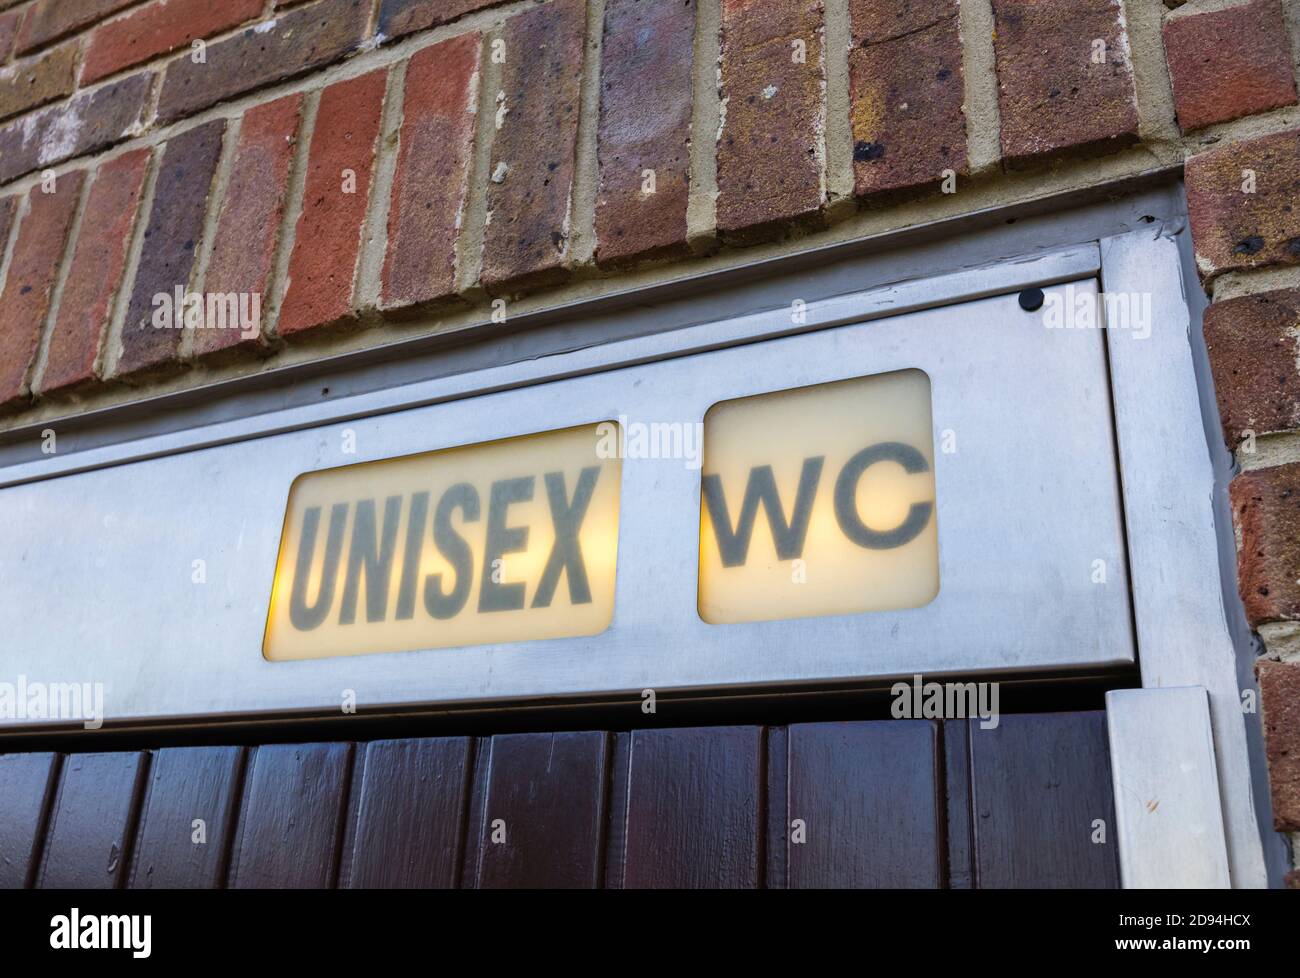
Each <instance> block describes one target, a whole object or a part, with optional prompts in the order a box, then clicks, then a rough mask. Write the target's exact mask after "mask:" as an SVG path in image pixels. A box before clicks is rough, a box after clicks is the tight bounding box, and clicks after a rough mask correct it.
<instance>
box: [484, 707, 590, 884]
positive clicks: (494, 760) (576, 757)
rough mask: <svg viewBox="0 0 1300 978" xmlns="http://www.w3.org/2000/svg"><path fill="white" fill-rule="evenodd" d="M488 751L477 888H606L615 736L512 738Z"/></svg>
mask: <svg viewBox="0 0 1300 978" xmlns="http://www.w3.org/2000/svg"><path fill="white" fill-rule="evenodd" d="M486 750H487V757H486V763H485V767H484V770H485V777H484V782H483V790H484V800H483V804H482V806H481V809H480V814H479V820H478V822H477V824H476V826H475V839H474V842H475V846H476V850H477V860H476V863H475V873H474V882H475V885H477V886H479V887H482V888H496V887H557V888H558V887H594V886H600V885H601V868H602V863H603V855H604V851H603V850H604V841H605V840H604V833H603V829H604V821H605V795H606V792H605V785H606V780H607V774H608V772H607V769H606V768H607V761H608V754H609V736H608V734H605V733H602V732H588V733H556V734H507V735H504V736H499V737H493V738H491V740H490V741H488V742H487V745H486Z"/></svg>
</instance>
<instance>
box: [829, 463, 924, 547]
mask: <svg viewBox="0 0 1300 978" xmlns="http://www.w3.org/2000/svg"><path fill="white" fill-rule="evenodd" d="M877 462H897V463H898V464H899V465H901V466H902V467H903V468H904V469H906V470H907V471H908V472H911V473H916V472H925V471H928V470H929V468H930V466H929V465H928V464H927V463H926V461H925V456H924V455H922V454H921V453H920V452H918V451H917V450H916V449H915V448H913V447H912V446H911V445H904V444H902V443H901V442H896V441H887V442H881V443H880V444H879V445H872V446H871V447H870V448H864V449H862V451H860V452H858V454H856V455H854V456H853V457H852V458H851V459H849V460H848V461H847V462H845V463H844V468H843V469H842V470H841V471H840V477H839V478H838V479H836V480H835V518H836V519H837V520H839V522H840V529H841V530H843V531H844V535H845V536H846V537H848V538H849V539H850V540H852V541H853V542H854V543H856V544H857V545H858V546H859V547H866V548H867V549H868V550H892V549H894V548H895V547H901V546H902V545H903V544H905V543H908V542H910V541H911V540H912V539H913V538H914V537H916V535H917V534H918V533H920V532H921V531H922V530H924V529H925V525H926V524H927V523H929V522H930V513H931V511H932V510H933V509H934V503H929V502H926V503H912V508H911V509H910V510H908V512H907V519H905V520H903V522H902V523H900V524H899V525H898V526H896V527H895V528H894V529H892V530H885V531H883V532H881V531H878V530H873V529H871V527H869V526H867V525H866V524H865V523H863V522H862V517H861V516H859V515H858V480H859V479H861V478H862V473H863V472H865V471H866V470H867V467H868V466H871V465H875V464H876V463H877Z"/></svg>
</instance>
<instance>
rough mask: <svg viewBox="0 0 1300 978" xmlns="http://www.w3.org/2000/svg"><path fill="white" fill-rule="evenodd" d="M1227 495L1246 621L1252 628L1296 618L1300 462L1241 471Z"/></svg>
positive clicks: (1299, 567)
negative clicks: (1229, 503)
mask: <svg viewBox="0 0 1300 978" xmlns="http://www.w3.org/2000/svg"><path fill="white" fill-rule="evenodd" d="M1228 495H1229V498H1230V500H1231V502H1232V514H1233V521H1234V522H1235V523H1236V527H1237V539H1238V544H1237V587H1238V590H1239V591H1240V592H1241V600H1242V602H1243V603H1244V604H1245V606H1246V617H1247V618H1249V619H1250V623H1251V624H1252V625H1259V624H1261V623H1262V622H1266V621H1294V620H1297V619H1300V462H1292V463H1290V464H1287V465H1278V466H1273V467H1270V468H1266V469H1253V470H1251V471H1249V472H1243V473H1242V474H1241V475H1239V476H1237V478H1235V479H1233V480H1232V484H1231V485H1230V486H1229V487H1228Z"/></svg>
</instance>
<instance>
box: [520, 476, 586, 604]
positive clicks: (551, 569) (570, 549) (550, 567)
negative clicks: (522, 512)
mask: <svg viewBox="0 0 1300 978" xmlns="http://www.w3.org/2000/svg"><path fill="white" fill-rule="evenodd" d="M599 475H600V468H599V466H595V465H591V466H588V467H587V468H585V469H583V470H582V473H581V474H580V475H579V476H578V487H577V488H576V489H574V490H573V502H571V503H566V502H565V501H564V473H563V472H547V473H546V498H547V501H548V502H549V503H550V504H551V523H552V524H554V526H555V543H554V544H552V545H551V555H550V556H549V557H548V558H546V569H545V570H543V571H542V580H541V583H540V584H538V585H537V593H536V594H535V595H533V607H534V608H549V607H550V605H551V599H552V598H554V597H555V588H556V585H558V584H559V583H560V572H561V571H563V570H567V571H568V577H569V604H590V603H591V588H590V587H589V586H588V584H587V566H586V565H585V564H584V563H583V562H582V546H581V544H580V543H579V542H578V530H579V528H581V526H582V520H583V517H585V516H586V515H587V507H588V506H590V505H591V494H592V492H593V491H594V490H595V488H596V478H597V477H598V476H599Z"/></svg>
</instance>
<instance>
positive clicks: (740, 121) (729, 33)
mask: <svg viewBox="0 0 1300 978" xmlns="http://www.w3.org/2000/svg"><path fill="white" fill-rule="evenodd" d="M824 35H825V25H824V22H823V9H822V4H821V2H820V0H722V69H721V71H722V74H721V97H722V100H723V124H722V132H721V134H720V136H719V139H718V154H717V156H718V211H717V222H718V229H719V230H720V231H721V232H722V233H723V234H724V235H728V236H730V237H732V238H740V237H744V238H752V237H762V236H766V235H767V234H768V233H770V232H772V231H775V230H777V229H779V227H780V226H782V225H784V224H785V223H787V222H792V221H793V222H798V223H814V222H816V220H818V215H819V212H820V209H821V206H822V203H823V201H824V198H825V190H824V179H823V175H822V171H823V162H824V161H823V149H822V143H823V139H824V135H823V129H824V122H825V117H826V105H825V101H826V98H825V78H826V73H825V65H824V57H823V50H822V49H823V46H824V40H825V38H824ZM797 42H801V43H802V47H800V46H798V44H797ZM800 51H802V53H803V55H804V58H803V60H802V61H797V60H796V56H797V54H798V53H799V52H800Z"/></svg>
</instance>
